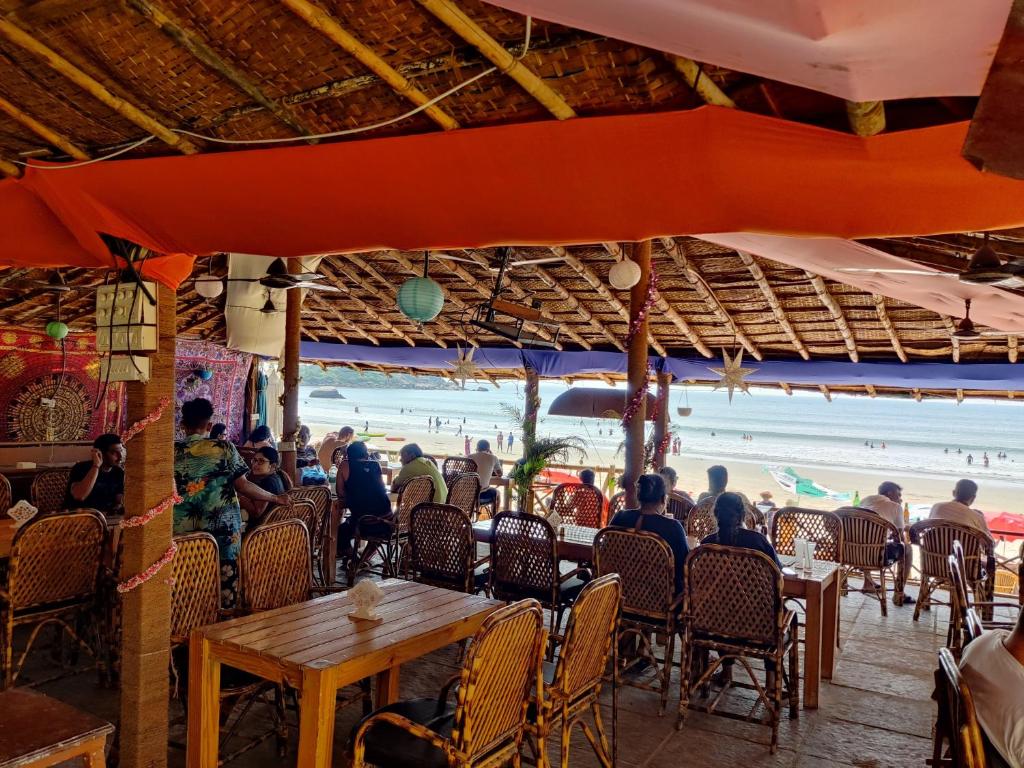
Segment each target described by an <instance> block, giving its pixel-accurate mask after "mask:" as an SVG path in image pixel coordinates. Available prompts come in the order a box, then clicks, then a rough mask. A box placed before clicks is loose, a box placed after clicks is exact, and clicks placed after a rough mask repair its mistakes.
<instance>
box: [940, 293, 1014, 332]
mask: <svg viewBox="0 0 1024 768" xmlns="http://www.w3.org/2000/svg"><path fill="white" fill-rule="evenodd" d="M964 307H965V312H964V317H963V319H962V320H961V321H960V322H958V323H957V324H956V328H955V329H954V330H953V338H954V339H958V340H959V341H976V340H978V339H980V338H982V337H991V336H997V337H999V336H1001V337H1005V336H1012V335H1013V334H1012V333H1007V332H1006V331H997V330H995V329H993V328H986V329H985V330H979V329H978V328H977V326H975V325H974V321H973V320H971V300H970V299H964Z"/></svg>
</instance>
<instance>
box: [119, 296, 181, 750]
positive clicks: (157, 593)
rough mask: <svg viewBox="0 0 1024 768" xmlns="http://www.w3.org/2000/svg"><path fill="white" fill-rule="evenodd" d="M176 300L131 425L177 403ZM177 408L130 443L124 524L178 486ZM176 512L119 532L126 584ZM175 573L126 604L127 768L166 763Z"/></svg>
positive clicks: (131, 393) (122, 733)
mask: <svg viewBox="0 0 1024 768" xmlns="http://www.w3.org/2000/svg"><path fill="white" fill-rule="evenodd" d="M175 302H176V299H175V294H174V291H172V290H171V289H170V288H167V287H166V286H164V285H158V286H157V351H156V352H155V353H154V354H151V355H150V356H149V361H150V379H149V381H148V382H146V383H143V382H136V381H132V382H128V385H127V388H126V397H125V401H126V403H127V422H128V423H129V424H133V423H135V422H136V421H139V420H140V419H142V418H144V417H146V416H149V415H150V414H151V413H153V412H154V411H155V410H156V409H157V408H158V407H159V406H160V401H161V399H162V398H168V399H169V400H170V401H171V402H172V403H173V402H174V338H175V329H174V327H175ZM173 446H174V409H173V408H168V409H166V410H165V411H164V412H163V414H162V415H161V417H160V418H159V419H157V420H156V421H155V422H153V423H152V424H150V425H149V426H147V427H146V428H145V429H144V430H142V432H140V433H139V434H138V435H137V436H136V437H135V438H134V439H133V440H132V441H131V443H129V446H128V450H129V451H130V453H129V455H128V460H127V462H126V463H125V484H124V487H125V498H124V512H125V520H128V519H130V518H133V517H139V516H140V515H144V514H145V513H146V510H148V509H152V508H153V507H155V506H156V505H157V504H158V503H160V502H161V501H163V500H164V498H165V497H166V496H167V495H168V494H169V493H170V492H171V490H172V489H173V488H174V449H173ZM172 520H173V515H171V514H170V512H168V513H165V514H163V515H157V516H156V517H155V518H154V519H153V520H151V521H150V522H149V523H147V524H146V525H139V526H135V527H130V528H129V527H125V528H122V529H121V543H122V545H123V547H124V548H123V555H122V560H121V567H122V573H123V574H125V576H123V577H122V578H126V577H127V576H133V575H135V574H138V573H142V572H143V571H145V570H146V569H147V568H149V567H150V566H151V565H153V563H155V562H157V561H158V560H159V559H160V558H161V557H163V555H164V554H165V553H166V552H167V550H168V548H169V547H170V546H171V526H172ZM169 572H170V569H169V568H166V567H165V568H164V570H163V571H162V572H161V573H160V574H159V575H158V576H157V577H156V578H154V579H150V580H149V581H147V582H146V583H145V584H143V585H142V586H140V587H138V588H137V589H133V590H131V591H130V592H126V593H125V594H124V596H123V597H122V598H121V600H122V602H121V605H122V618H121V621H122V630H121V711H120V713H121V722H120V725H119V728H118V736H119V737H120V744H121V765H122V766H124V768H143V766H145V768H162V767H163V766H166V765H167V725H168V724H167V697H168V693H169V691H168V677H167V665H168V663H169V662H170V641H169V638H170V636H171V627H170V616H171V588H170V582H169V581H168V579H167V574H168V573H169Z"/></svg>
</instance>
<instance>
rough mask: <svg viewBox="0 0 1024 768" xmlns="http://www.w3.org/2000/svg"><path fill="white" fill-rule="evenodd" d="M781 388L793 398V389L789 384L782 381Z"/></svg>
mask: <svg viewBox="0 0 1024 768" xmlns="http://www.w3.org/2000/svg"><path fill="white" fill-rule="evenodd" d="M779 386H780V387H782V391H783V392H785V393H786V394H787V395H789V396H790V397H792V396H793V388H792V387H791V386H789V384H787V383H786V382H784V381H780V382H779Z"/></svg>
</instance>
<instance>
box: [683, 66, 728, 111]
mask: <svg viewBox="0 0 1024 768" xmlns="http://www.w3.org/2000/svg"><path fill="white" fill-rule="evenodd" d="M669 58H670V59H671V61H672V65H673V66H674V67H675V68H676V70H678V72H679V73H680V74H681V75H682V76H683V77H684V78H685V79H686V84H687V85H688V86H690V87H691V88H693V90H694V91H696V93H697V95H698V96H700V97H701V98H702V99H703V100H704V102H705V103H706V104H713V105H715V106H716V107H729V108H735V107H736V102H735V101H733V100H732V99H730V98H729V97H728V96H727V95H726V93H725V91H723V90H722V89H721V88H719V87H718V84H717V83H716V82H715V81H714V80H712V79H711V78H710V77H708V76H707V74H706V73H705V72H704V71H703V70H702V69H701V66H700V64H698V63H697V62H696V61H694V60H693V59H687V58H686V57H684V56H670V57H669Z"/></svg>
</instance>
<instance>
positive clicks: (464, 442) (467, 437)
mask: <svg viewBox="0 0 1024 768" xmlns="http://www.w3.org/2000/svg"><path fill="white" fill-rule="evenodd" d="M462 448H463V451H464V452H465V454H466V455H467V456H469V435H466V439H465V440H464V441H463V446H462Z"/></svg>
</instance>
